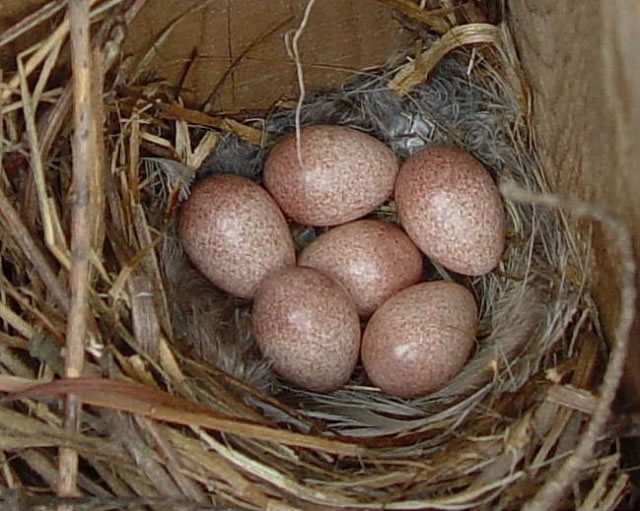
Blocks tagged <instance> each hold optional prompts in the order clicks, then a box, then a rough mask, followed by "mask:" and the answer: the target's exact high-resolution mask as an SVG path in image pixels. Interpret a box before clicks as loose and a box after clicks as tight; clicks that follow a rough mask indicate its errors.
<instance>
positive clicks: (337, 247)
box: [298, 220, 422, 317]
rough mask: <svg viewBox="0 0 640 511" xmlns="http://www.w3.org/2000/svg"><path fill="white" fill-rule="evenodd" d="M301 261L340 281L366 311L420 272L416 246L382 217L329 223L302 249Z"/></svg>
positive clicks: (360, 310)
mask: <svg viewBox="0 0 640 511" xmlns="http://www.w3.org/2000/svg"><path fill="white" fill-rule="evenodd" d="M298 264H299V265H301V266H309V267H311V268H315V269H317V270H320V271H321V272H323V273H325V274H326V275H329V276H330V277H332V278H334V279H335V280H337V281H338V282H340V283H341V284H342V285H343V286H344V287H345V288H346V289H347V291H349V293H350V294H351V297H352V298H353V299H354V301H355V303H356V307H357V309H358V313H359V314H360V315H361V316H362V317H368V316H370V315H371V314H372V313H373V311H375V310H376V309H377V308H378V307H379V306H380V305H382V304H383V303H384V302H385V301H386V300H387V299H388V298H390V297H391V296H393V295H394V294H395V293H397V292H398V291H400V290H401V289H404V288H405V287H408V286H411V285H413V284H415V283H417V282H419V281H420V279H421V277H422V254H421V253H420V250H418V247H416V246H415V245H414V243H413V242H412V241H411V240H410V239H409V237H408V236H407V235H406V234H405V233H404V232H403V231H402V229H400V228H399V227H397V226H396V225H393V224H390V223H388V222H382V221H380V220H357V221H355V222H351V223H348V224H344V225H340V226H338V227H334V228H333V229H330V230H329V231H327V232H326V233H324V234H322V235H320V236H319V237H318V238H316V239H315V240H314V241H313V242H312V243H311V244H310V245H309V246H308V247H307V248H305V249H304V251H303V252H302V253H301V254H300V256H299V257H298Z"/></svg>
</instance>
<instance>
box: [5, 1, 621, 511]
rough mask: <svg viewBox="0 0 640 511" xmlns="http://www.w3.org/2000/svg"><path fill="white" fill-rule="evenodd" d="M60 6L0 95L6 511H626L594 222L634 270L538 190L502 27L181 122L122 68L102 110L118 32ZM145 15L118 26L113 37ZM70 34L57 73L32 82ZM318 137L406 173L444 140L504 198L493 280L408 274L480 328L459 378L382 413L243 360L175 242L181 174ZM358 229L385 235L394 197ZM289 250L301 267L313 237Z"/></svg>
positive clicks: (581, 212) (227, 300)
mask: <svg viewBox="0 0 640 511" xmlns="http://www.w3.org/2000/svg"><path fill="white" fill-rule="evenodd" d="M397 3H398V4H400V2H397ZM55 4H56V2H52V4H51V6H53V8H55V7H56V5H55ZM71 4H73V2H70V18H69V19H70V21H71V23H70V24H69V23H67V22H66V21H64V22H62V23H61V24H59V25H58V29H57V30H55V31H54V32H53V33H52V34H50V35H49V36H48V37H47V39H45V40H44V41H42V42H41V43H40V44H39V45H37V46H36V47H34V49H33V51H31V52H27V53H25V54H21V55H19V56H18V73H16V74H15V75H13V76H4V78H3V82H2V83H1V84H0V85H1V86H2V88H1V89H0V93H1V94H2V96H1V99H2V103H1V105H2V110H1V111H2V122H1V123H0V126H2V128H3V130H4V131H3V133H2V153H3V159H2V162H3V169H2V187H1V193H0V200H1V203H0V220H1V222H0V225H1V227H2V231H0V232H1V238H0V257H1V259H2V275H1V276H0V278H1V279H2V280H1V282H2V285H1V286H0V289H1V293H0V299H1V301H0V319H2V331H0V389H1V390H3V391H5V392H7V395H6V397H5V398H4V405H3V406H2V407H0V417H1V418H0V438H1V439H2V467H3V470H2V475H1V476H0V485H1V486H2V488H3V492H2V493H3V495H4V497H2V498H4V499H5V501H6V502H10V503H13V505H15V506H16V508H20V509H36V508H38V509H40V508H42V506H44V508H47V506H53V505H59V504H67V505H73V506H75V509H92V510H95V509H104V510H107V509H142V508H145V509H154V510H155V509H176V508H180V509H269V510H293V509H318V510H336V509H348V510H354V509H367V510H368V509H399V510H410V509H456V510H465V509H469V510H471V509H478V508H487V509H488V508H491V509H518V508H521V507H522V508H527V509H538V508H545V507H547V508H548V507H550V506H552V505H556V506H559V507H562V508H573V507H575V508H580V509H613V508H615V507H616V506H617V505H618V504H619V503H620V502H621V500H622V499H623V498H625V496H626V494H627V491H628V482H627V475H626V474H625V473H624V472H623V471H622V470H621V469H620V464H621V461H620V451H619V444H618V442H617V440H618V438H617V436H616V433H615V431H613V432H611V431H610V432H609V433H608V432H607V431H603V425H604V424H605V421H606V420H607V418H608V412H609V409H610V405H611V400H612V398H613V393H614V391H615V388H616V385H617V383H618V380H619V378H620V368H621V364H622V362H623V360H624V354H625V339H626V335H627V332H628V325H629V321H630V318H629V303H632V302H633V289H628V288H624V287H623V296H622V304H623V312H622V314H621V317H620V325H619V328H618V330H617V331H616V338H615V339H613V341H614V342H613V350H612V351H611V352H609V350H608V348H607V344H606V343H605V342H604V341H603V337H602V334H601V331H600V328H599V323H598V311H597V308H596V307H595V305H594V302H593V301H592V299H591V296H590V294H589V284H590V282H589V277H590V271H589V263H590V257H591V251H590V245H589V239H590V238H589V233H590V226H591V220H595V221H597V222H600V223H603V224H604V226H605V229H608V230H609V231H611V232H612V238H611V240H612V246H614V248H617V249H618V250H619V252H620V258H621V272H623V274H622V276H623V277H624V276H625V275H626V276H627V277H628V276H629V275H630V274H632V273H633V264H632V258H631V257H630V256H629V240H628V236H627V234H626V233H625V232H624V231H623V230H622V229H621V228H620V227H619V225H618V224H617V223H616V222H615V220H614V219H611V218H609V217H608V216H607V215H606V214H604V213H602V212H601V211H599V210H598V209H595V208H593V207H590V206H588V205H586V204H583V203H581V202H578V201H576V200H562V199H559V198H558V197H556V196H553V195H551V194H549V190H548V186H547V183H546V181H545V173H544V168H543V167H542V165H541V163H540V161H539V160H538V158H537V156H536V149H535V145H534V143H533V139H532V132H531V129H530V126H529V124H528V123H529V118H530V115H529V114H530V112H529V110H528V105H529V104H530V102H529V95H528V90H527V88H526V84H525V83H524V81H523V80H522V77H521V74H520V73H519V67H518V63H517V58H516V56H515V52H514V51H513V45H512V43H511V40H510V38H509V33H508V30H507V27H505V26H504V25H500V26H494V25H490V24H478V23H469V24H462V25H459V26H455V27H453V28H450V29H448V31H446V32H445V33H444V34H442V35H441V36H434V35H433V32H429V31H424V30H422V31H421V32H425V33H427V36H425V37H424V38H423V40H422V44H421V45H420V51H419V52H418V53H417V54H415V53H414V54H412V55H410V56H408V57H403V58H400V59H398V60H397V61H396V62H394V63H393V64H390V65H388V66H385V67H384V68H380V69H370V70H365V71H361V72H359V73H357V74H356V75H355V76H354V77H353V78H351V79H349V80H347V81H346V82H345V83H344V84H343V86H341V87H340V88H338V89H335V90H330V91H322V92H314V91H312V92H310V93H307V94H306V95H305V96H301V101H300V102H299V104H298V105H296V104H295V103H291V104H288V103H286V102H282V104H279V105H276V106H275V107H274V108H273V109H272V110H271V111H269V112H265V113H264V115H262V116H255V115H254V116H253V117H252V118H229V117H224V116H218V115H216V114H215V113H212V112H203V111H197V110H194V109H190V108H188V107H185V106H184V104H183V103H182V102H181V101H180V100H179V99H178V100H176V99H175V97H174V94H173V91H172V90H170V89H169V88H168V87H166V86H165V85H164V84H163V82H161V81H156V82H154V81H151V80H149V79H147V80H142V79H141V78H140V76H143V73H139V72H138V73H136V76H123V75H122V74H119V75H118V76H117V79H114V78H113V77H110V78H108V79H107V80H106V84H107V87H106V90H107V92H106V94H104V96H101V95H100V94H99V93H96V91H101V90H103V80H104V77H105V76H110V75H108V74H107V72H108V71H109V69H110V68H111V67H112V65H113V63H114V62H115V57H114V55H117V51H114V50H117V48H118V44H119V43H120V42H121V37H120V35H119V32H117V31H115V32H114V30H113V21H112V17H107V18H100V16H102V14H101V13H100V12H99V9H98V8H94V10H93V11H92V12H91V13H89V14H88V15H87V12H85V13H84V17H83V14H82V11H81V9H80V11H79V12H76V13H74V12H73V9H74V8H75V9H76V10H77V9H78V7H77V6H76V7H73V6H71ZM75 4H81V2H75ZM124 4H125V2H111V3H110V5H109V6H106V7H105V9H114V8H123V5H124ZM141 4H144V2H134V3H133V4H131V5H130V6H128V9H127V10H123V11H122V19H124V22H125V23H126V22H127V20H129V21H130V19H131V18H132V17H133V15H134V14H135V11H136V9H137V8H139V7H140V5H141ZM105 5H106V4H105ZM114 6H115V7H114ZM51 12H52V10H51V8H49V10H48V11H47V10H46V9H43V10H42V11H40V14H39V15H40V16H42V17H43V18H44V17H46V16H50V15H51ZM411 12H413V11H410V12H408V18H407V20H408V21H411V20H410V18H411V16H410V15H411ZM421 12H422V11H421ZM89 16H95V17H96V18H97V19H101V20H102V21H100V22H99V23H98V26H99V29H98V30H96V31H95V33H94V36H93V37H94V38H93V41H92V42H93V44H92V46H91V47H90V46H88V45H87V41H85V44H84V46H83V45H82V44H81V42H82V36H81V35H78V33H77V32H78V26H83V25H82V24H83V23H84V24H85V28H86V26H88V25H87V24H88V22H89ZM434 16H435V17H434V18H428V19H431V20H432V21H434V20H437V14H434ZM110 20H111V21H110ZM424 21H425V20H424V19H422V18H419V19H414V20H412V21H411V25H412V26H413V27H414V28H415V26H416V24H419V23H421V22H424ZM30 26H32V25H30V24H29V23H27V21H26V20H25V22H23V23H21V24H19V25H18V26H16V27H14V29H12V30H13V33H22V32H24V31H26V30H29V28H30ZM69 27H71V38H72V42H74V45H73V52H72V58H73V61H72V64H73V72H74V73H73V76H72V77H70V78H69V80H68V81H66V82H63V86H62V87H58V88H51V89H49V88H47V83H48V78H49V76H50V73H51V71H52V69H54V68H55V67H56V61H57V59H58V54H59V51H60V47H61V45H62V43H63V42H64V41H65V40H66V38H67V37H68V35H69ZM74 27H75V30H76V32H75V33H74ZM432 28H433V27H432ZM4 40H6V35H5V39H4ZM4 40H3V39H2V38H0V41H4ZM83 51H84V52H85V53H84V54H83V53H82V52H83ZM82 55H85V56H86V55H92V57H93V59H92V61H93V67H91V68H87V67H86V66H87V63H86V62H87V60H86V59H85V60H83V59H82ZM144 60H145V59H144V57H143V58H142V59H141V61H142V62H144ZM85 71H87V72H85ZM38 105H46V108H42V107H40V108H38ZM72 110H73V111H75V112H76V113H75V114H74V116H73V128H74V133H75V138H74V139H73V140H74V142H73V144H72V143H71V138H70V135H71V133H72V132H71V123H66V122H65V119H67V118H68V116H69V115H70V113H71V111H72ZM83 112H84V113H83ZM317 123H325V124H340V125H348V126H352V127H355V128H358V129H360V130H363V131H366V132H368V133H371V134H373V135H375V136H376V137H378V138H380V139H381V140H384V141H385V142H386V143H387V144H388V145H389V146H390V147H391V148H393V150H394V151H395V152H396V154H398V155H399V157H400V158H401V159H402V158H405V157H406V156H408V155H409V154H411V153H412V152H413V151H415V150H417V149H419V148H421V147H423V146H424V145H425V144H429V143H431V142H447V143H451V144H454V145H456V146H459V147H462V148H464V149H466V150H468V151H469V152H471V153H472V154H473V155H474V156H475V157H477V158H478V159H479V160H481V161H482V162H483V163H484V164H485V165H486V167H487V168H488V169H490V171H491V173H492V175H493V176H494V178H495V179H496V181H497V182H498V183H499V184H500V186H501V190H502V193H503V199H504V203H505V208H506V214H507V248H506V251H505V253H504V256H503V259H502V261H501V263H500V265H499V266H498V268H497V269H496V270H494V271H493V272H491V273H489V274H487V275H485V276H482V277H475V278H469V277H462V276H459V275H453V274H449V273H448V272H447V271H446V270H445V269H443V268H441V267H439V266H437V265H435V264H434V265H432V266H430V267H429V269H428V271H427V273H428V275H427V278H428V279H441V278H445V279H453V280H459V281H463V282H464V283H465V284H467V285H469V286H470V287H471V288H472V289H473V290H474V292H475V295H476V298H477V300H478V303H479V305H480V310H481V319H480V324H479V328H478V339H477V345H476V348H475V350H474V353H473V355H472V357H471V359H470V360H469V362H468V364H467V365H466V366H465V368H464V369H463V370H462V372H461V373H460V374H458V375H457V376H456V377H455V378H454V379H453V380H452V381H451V382H450V383H449V384H448V385H446V386H445V387H443V388H442V389H440V390H438V391H437V392H435V393H433V394H430V395H427V396H424V397H421V398H416V399H400V398H394V397H390V396H387V395H384V394H383V393H381V392H380V391H379V390H378V389H376V388H374V387H372V386H371V385H370V384H369V382H368V381H367V379H366V376H365V375H364V373H363V371H362V370H361V369H359V370H356V372H355V374H354V375H353V377H352V379H351V381H350V382H349V383H348V384H347V385H345V386H344V387H342V388H340V389H339V390H336V391H334V392H331V393H326V394H319V393H313V392H307V391H303V390H301V389H299V388H295V387H293V386H291V385H288V384H287V383H286V382H284V381H281V380H280V379H279V378H278V377H277V376H276V375H274V373H273V372H272V370H271V368H270V367H269V364H268V362H266V361H265V360H263V359H262V358H261V357H260V354H259V352H258V351H257V350H256V347H255V345H254V341H253V338H252V334H251V327H250V321H249V314H250V304H249V303H246V302H243V301H241V300H238V299H234V298H233V297H230V296H228V295H226V294H224V293H222V292H221V291H219V290H217V289H216V288H214V287H213V286H212V285H211V284H209V283H208V282H207V281H206V280H205V279H204V278H203V277H202V276H201V275H200V274H199V273H198V272H197V271H196V270H195V269H194V268H193V267H192V266H191V265H190V263H189V261H188V260H187V259H186V257H185V256H184V253H183V252H182V250H181V247H180V244H179V242H178V241H177V239H176V234H175V217H176V213H177V211H178V208H179V204H180V201H181V200H183V199H184V198H185V197H186V195H187V194H188V190H189V187H190V184H191V183H192V181H193V179H194V178H195V179H199V178H201V177H202V176H206V175H210V174H215V173H220V172H224V173H237V174H241V175H245V176H248V177H250V178H252V179H255V180H257V181H260V179H261V169H262V163H263V160H264V156H265V154H266V153H267V152H268V150H269V148H270V147H271V146H272V144H273V142H274V141H276V140H277V139H278V137H279V136H280V135H282V134H284V133H287V132H291V131H294V130H295V129H296V126H297V125H298V126H304V125H308V124H317ZM102 125H104V138H102V137H98V136H96V135H97V134H98V133H101V132H100V130H99V129H98V128H99V127H101V126H102ZM373 215H374V216H376V217H380V218H384V219H386V220H389V221H394V220H395V208H394V204H393V202H389V203H387V204H384V205H383V206H381V207H380V208H378V209H377V210H376V211H375V212H374V214H373ZM578 217H580V218H583V219H585V220H584V221H583V222H582V223H581V224H580V225H578V224H577V223H576V222H573V221H569V219H571V220H573V218H578ZM590 219H591V220H590ZM576 226H578V227H579V229H578V227H576ZM292 232H293V233H294V238H295V241H296V244H297V248H301V247H303V246H305V245H306V244H308V243H309V242H310V241H311V240H312V239H313V238H314V237H315V236H316V235H317V234H319V231H318V230H317V229H313V228H309V227H306V226H294V225H292ZM625 272H626V273H625ZM628 281H632V279H629V280H628ZM598 388H599V393H595V390H596V389H598Z"/></svg>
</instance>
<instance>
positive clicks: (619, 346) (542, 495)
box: [501, 183, 636, 511]
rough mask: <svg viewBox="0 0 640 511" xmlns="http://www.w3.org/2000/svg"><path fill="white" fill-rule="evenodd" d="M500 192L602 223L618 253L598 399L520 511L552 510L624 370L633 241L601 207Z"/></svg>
mask: <svg viewBox="0 0 640 511" xmlns="http://www.w3.org/2000/svg"><path fill="white" fill-rule="evenodd" d="M501 190H502V193H503V194H504V195H505V196H506V197H508V198H510V199H511V200H515V201H518V202H524V203H528V204H538V205H541V206H545V207H548V208H552V209H559V210H563V211H567V212H569V213H571V214H573V215H574V216H576V217H578V218H588V219H591V220H593V221H596V222H598V223H600V224H602V225H603V227H605V228H606V229H607V230H608V231H609V232H610V233H611V234H613V236H614V238H615V239H614V241H615V244H616V245H617V249H618V252H619V256H620V266H619V273H618V280H619V285H620V299H621V300H620V301H621V304H620V316H619V318H618V323H617V326H616V328H615V331H614V335H613V339H612V349H611V356H610V358H609V363H608V364H607V368H606V370H605V373H604V377H603V380H602V384H601V386H600V392H599V393H600V398H599V399H598V402H597V405H596V408H595V410H594V413H593V416H592V418H591V421H590V422H589V426H588V427H587V430H586V431H585V432H584V434H583V435H582V437H581V438H580V442H579V443H578V445H577V447H576V449H575V450H574V451H573V452H572V453H571V455H570V456H569V457H568V458H567V460H566V461H565V462H564V463H563V464H562V466H561V467H560V469H558V471H557V472H556V474H555V475H554V476H552V477H550V478H549V479H548V480H547V482H546V483H545V484H544V486H542V487H541V488H540V489H539V490H538V491H537V492H536V494H535V496H534V497H533V498H532V499H531V500H529V501H528V502H527V503H525V505H524V507H523V511H534V510H537V509H552V508H553V507H554V505H555V504H556V503H557V502H558V501H559V500H560V499H561V498H562V497H563V496H564V494H565V492H566V490H567V486H568V485H569V484H570V483H571V482H573V481H575V477H576V474H577V473H578V472H579V471H580V470H582V468H583V466H584V464H585V463H586V462H587V461H588V460H589V458H590V457H591V456H592V452H593V447H594V445H595V443H596V441H597V439H598V437H599V436H600V433H601V432H602V429H603V427H604V425H605V424H606V422H607V420H608V419H609V415H610V413H611V405H612V403H613V399H614V398H615V394H616V390H617V388H618V385H619V383H620V379H621V378H622V374H623V371H624V362H625V359H626V355H627V345H628V342H629V334H630V332H631V326H632V324H633V320H634V318H635V299H636V288H635V286H634V282H635V274H636V263H635V259H634V251H633V241H632V238H631V234H630V232H629V230H628V229H627V227H626V225H625V224H624V223H622V222H621V221H620V220H619V219H618V218H616V217H614V216H612V215H611V214H609V213H608V212H607V211H605V210H604V209H603V208H600V207H598V206H595V205H593V204H588V203H586V202H583V201H581V200H579V199H575V198H567V197H559V196H557V195H553V194H544V195H536V194H533V193H531V192H528V191H526V190H523V189H521V188H519V187H518V186H516V185H515V184H513V183H505V184H503V185H502V186H501Z"/></svg>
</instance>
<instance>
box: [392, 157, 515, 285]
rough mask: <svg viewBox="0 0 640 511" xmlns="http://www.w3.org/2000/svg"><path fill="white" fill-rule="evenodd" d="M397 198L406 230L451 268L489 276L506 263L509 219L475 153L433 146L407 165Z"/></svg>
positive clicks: (399, 211)
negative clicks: (500, 263) (505, 253)
mask: <svg viewBox="0 0 640 511" xmlns="http://www.w3.org/2000/svg"><path fill="white" fill-rule="evenodd" d="M395 200H396V205H397V208H398V216H399V217H400V221H401V223H402V226H403V227H404V229H405V230H406V231H407V233H408V234H409V236H410V237H411V239H412V240H413V241H414V243H415V244H416V245H418V247H419V248H420V249H421V250H422V251H423V252H424V253H425V254H426V255H427V256H428V257H429V258H431V259H433V260H434V261H436V262H438V263H440V264H441V265H442V266H444V267H445V268H448V269H449V270H453V271H455V272H458V273H462V274H464V275H474V276H476V275H483V274H485V273H487V272H489V271H491V270H492V269H493V268H495V266H496V265H497V264H498V262H499V261H500V257H501V256H502V252H503V250H504V244H505V217H504V208H503V205H502V199H501V197H500V192H499V190H498V187H497V186H496V184H495V183H494V181H493V179H492V178H491V175H490V174H489V172H488V171H487V169H486V168H485V167H484V166H483V165H482V164H481V163H480V162H479V161H478V160H476V159H475V158H474V157H473V156H471V155H470V154H469V153H467V152H465V151H463V150H461V149H458V148H455V147H452V146H445V145H439V146H432V147H428V148H427V149H424V150H422V151H420V152H418V153H415V154H414V155H412V156H411V157H410V158H409V159H408V160H407V161H406V162H405V163H404V164H403V165H402V167H401V169H400V172H399V173H398V179H397V181H396V188H395Z"/></svg>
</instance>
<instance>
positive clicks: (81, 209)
mask: <svg viewBox="0 0 640 511" xmlns="http://www.w3.org/2000/svg"><path fill="white" fill-rule="evenodd" d="M68 13H69V24H70V33H71V59H72V66H71V67H72V82H73V102H74V108H73V114H74V115H73V127H74V133H73V165H72V169H73V203H72V206H71V207H72V210H71V269H70V277H69V283H70V290H71V303H70V307H69V317H68V322H67V331H66V347H67V352H66V356H65V366H64V375H65V377H66V378H78V377H79V376H81V375H82V368H83V365H84V346H85V337H86V335H87V330H88V328H87V314H88V311H89V272H90V267H89V256H90V251H91V233H92V231H91V229H92V228H94V227H95V226H91V225H90V223H91V220H92V219H94V218H95V217H94V215H93V212H92V211H91V202H92V201H91V195H92V190H91V189H90V187H91V184H92V183H91V182H92V179H91V177H90V174H91V173H95V172H96V171H97V169H98V165H99V163H98V159H99V154H100V152H99V150H98V148H97V146H98V140H97V133H96V127H97V126H100V125H101V123H99V122H98V121H97V120H96V111H95V110H96V109H95V103H94V102H93V101H92V94H93V93H92V90H91V89H92V79H91V78H92V52H91V44H90V41H89V37H90V33H89V31H90V21H89V2H88V1H87V0H69V4H68ZM94 182H95V180H94ZM95 193H96V191H95V190H94V191H93V194H94V195H95ZM80 407H81V403H80V400H79V399H78V397H77V396H75V395H74V394H69V395H67V396H66V402H65V429H66V430H67V431H68V432H71V433H74V432H77V431H78V428H79V422H80ZM59 469H60V479H59V481H58V495H59V496H61V497H67V496H73V495H74V494H75V493H76V483H77V477H78V473H77V472H78V453H77V451H76V450H75V449H72V448H71V449H70V448H66V447H64V448H60V455H59Z"/></svg>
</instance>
